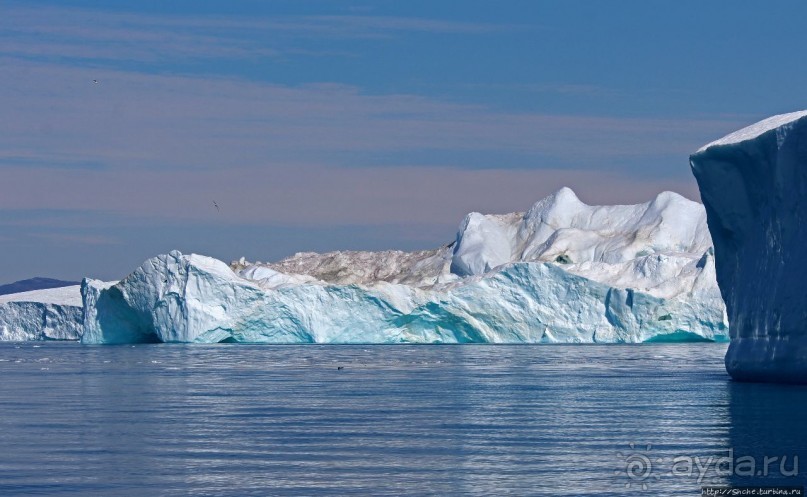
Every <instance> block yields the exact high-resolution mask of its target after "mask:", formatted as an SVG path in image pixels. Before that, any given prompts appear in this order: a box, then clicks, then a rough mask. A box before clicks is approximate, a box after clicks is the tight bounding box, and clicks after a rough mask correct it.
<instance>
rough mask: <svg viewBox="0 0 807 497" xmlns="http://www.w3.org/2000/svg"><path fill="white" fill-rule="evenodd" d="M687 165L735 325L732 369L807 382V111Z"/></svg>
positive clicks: (739, 375)
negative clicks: (704, 214) (697, 189)
mask: <svg viewBox="0 0 807 497" xmlns="http://www.w3.org/2000/svg"><path fill="white" fill-rule="evenodd" d="M690 162H691V164H692V171H693V173H694V174H695V178H696V179H697V181H698V186H699V187H700V191H701V197H702V199H703V202H704V204H705V206H706V211H707V213H708V223H709V229H710V231H711V234H712V238H713V239H714V244H715V247H714V250H715V256H716V264H717V267H716V270H717V280H718V283H719V285H720V290H721V291H722V294H723V298H724V300H725V302H726V307H727V312H728V318H729V323H730V325H731V344H730V346H729V350H728V353H727V355H726V368H727V369H728V371H729V373H730V374H731V375H732V376H733V377H734V378H736V379H739V380H752V381H787V382H807V324H806V323H807V304H805V281H807V263H805V258H804V252H802V251H803V250H804V248H805V247H807V225H805V222H807V111H801V112H794V113H791V114H783V115H779V116H774V117H771V118H769V119H765V120H764V121H761V122H759V123H757V124H754V125H752V126H749V127H747V128H744V129H742V130H740V131H737V132H735V133H732V134H730V135H728V136H726V137H724V138H721V139H720V140H717V141H715V142H712V143H710V144H708V145H706V146H705V147H703V148H701V149H700V150H698V152H697V153H695V154H694V155H692V157H691V158H690Z"/></svg>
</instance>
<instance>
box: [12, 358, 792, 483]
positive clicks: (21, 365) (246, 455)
mask: <svg viewBox="0 0 807 497" xmlns="http://www.w3.org/2000/svg"><path fill="white" fill-rule="evenodd" d="M724 353H725V345H721V344H677V345H661V344H659V345H628V346H618V345H611V346H594V345H591V346H588V345H586V346H489V345H488V346H482V345H479V346H477V345H461V346H431V345H427V346H405V345H395V346H318V345H304V346H245V345H215V346H197V345H191V346H187V345H138V346H136V347H132V346H100V347H92V346H81V345H78V344H63V343H41V344H36V345H34V344H30V343H26V344H17V345H14V344H3V345H0V374H1V375H2V376H1V378H2V381H0V402H2V416H1V417H0V494H2V495H15V494H38V495H44V494H47V495H50V494H59V495H62V494H64V495H312V494H325V495H347V494H362V495H366V494H372V495H401V494H408V495H424V494H426V495H428V494H431V495H465V494H478V495H614V496H616V495H643V494H645V495H654V496H660V495H676V496H678V495H700V490H699V489H700V483H699V482H698V481H697V474H692V475H689V476H683V475H680V474H677V475H674V474H671V466H672V459H673V457H676V456H681V455H685V456H691V457H698V458H701V459H703V460H705V459H706V458H707V457H709V456H710V455H715V454H717V455H720V454H726V453H727V452H726V451H727V450H728V449H733V451H734V452H733V454H734V457H735V458H736V457H737V456H742V455H753V456H754V457H758V456H759V457H761V455H763V454H764V455H789V456H790V457H792V455H795V454H799V453H801V452H805V451H807V434H806V432H805V429H804V428H803V422H802V420H803V413H804V408H805V407H807V389H805V388H803V387H797V386H772V385H752V384H737V383H733V382H731V381H729V378H728V377H727V375H726V374H725V371H724V369H723V364H722V357H723V354H724ZM340 367H341V368H342V369H339V368H340ZM631 443H633V444H634V446H633V448H631V447H630V445H629V444H631ZM648 444H650V448H649V450H648V447H647V445H648ZM644 457H646V458H647V459H643V458H644ZM631 461H632V464H634V466H633V470H634V474H632V475H630V476H629V474H628V472H627V469H626V467H627V463H629V462H631ZM637 461H640V462H643V463H646V464H649V465H650V467H646V468H639V471H637V468H636V466H635V464H636V462H637ZM790 466H792V464H790V463H788V468H789V467H790ZM804 466H805V467H804V469H800V470H799V472H800V474H799V476H797V477H788V478H785V479H784V482H785V483H790V484H793V483H796V484H802V483H803V480H804V477H803V476H802V475H803V474H807V455H805V457H804ZM777 467H778V466H777ZM679 469H680V468H679ZM777 478H780V479H781V475H779V476H777ZM752 481H754V482H756V481H773V480H759V479H758V478H750V477H748V476H737V475H732V476H728V475H726V474H722V475H718V476H716V477H714V475H710V476H709V477H708V478H707V479H706V480H705V481H704V483H710V484H712V483H734V484H749V483H751V482H752ZM777 482H778V480H777ZM626 484H630V489H626ZM642 484H644V485H645V486H646V487H647V491H646V492H643V491H642V490H641V486H642Z"/></svg>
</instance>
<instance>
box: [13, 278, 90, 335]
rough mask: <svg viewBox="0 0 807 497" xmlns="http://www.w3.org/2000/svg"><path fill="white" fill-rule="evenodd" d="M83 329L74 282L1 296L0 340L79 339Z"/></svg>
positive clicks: (78, 291) (80, 303) (76, 288)
mask: <svg viewBox="0 0 807 497" xmlns="http://www.w3.org/2000/svg"><path fill="white" fill-rule="evenodd" d="M82 331H83V326H82V301H81V291H80V287H79V286H77V285H74V286H68V287H61V288H51V289H47V290H33V291H29V292H21V293H13V294H9V295H0V340H6V341H31V340H78V339H79V338H81V334H82Z"/></svg>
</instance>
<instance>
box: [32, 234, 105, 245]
mask: <svg viewBox="0 0 807 497" xmlns="http://www.w3.org/2000/svg"><path fill="white" fill-rule="evenodd" d="M29 236H31V237H33V238H36V239H40V240H45V241H47V242H52V243H71V244H78V245H120V243H121V242H120V240H117V239H115V238H112V237H109V236H105V235H83V234H71V233H31V234H30V235H29Z"/></svg>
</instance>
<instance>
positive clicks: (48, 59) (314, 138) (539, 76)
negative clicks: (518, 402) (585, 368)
mask: <svg viewBox="0 0 807 497" xmlns="http://www.w3.org/2000/svg"><path fill="white" fill-rule="evenodd" d="M0 10H2V15H1V16H0V68H1V69H2V70H0V109H2V119H0V178H2V181H0V250H2V255H3V257H2V258H0V282H6V281H12V280H15V279H21V278H26V277H31V276H50V277H60V278H71V279H78V278H81V277H83V276H93V277H98V278H103V279H112V278H119V277H122V276H124V275H125V274H126V273H127V272H128V271H130V270H132V269H134V268H135V267H136V266H137V265H139V264H140V263H141V262H142V261H143V260H144V259H146V258H148V257H150V256H153V255H156V254H158V253H164V252H166V251H169V250H171V249H175V248H177V249H180V250H182V251H185V252H196V253H203V254H208V255H213V256H216V257H219V258H222V259H224V260H231V259H234V258H238V257H240V256H242V255H244V256H246V257H247V258H248V259H250V260H264V261H265V260H275V259H278V258H281V257H283V256H286V255H290V254H292V253H294V252H296V251H304V250H318V251H327V250H338V249H385V248H400V249H415V248H427V247H432V246H436V245H438V244H441V243H445V242H447V241H450V240H451V239H452V238H453V234H454V231H455V229H456V227H457V225H458V224H459V222H460V221H461V219H462V217H463V216H464V214H465V213H467V212H469V211H481V212H511V211H520V210H526V209H527V208H528V207H529V206H530V205H531V204H532V203H533V202H535V201H536V200H538V199H540V198H541V197H543V196H545V195H547V194H549V193H551V192H552V191H554V190H556V189H557V188H559V187H561V186H570V187H572V188H573V189H574V190H575V191H577V192H578V195H579V196H580V197H581V198H582V199H583V200H584V201H587V202H589V203H634V202H640V201H646V200H649V199H650V198H652V197H653V196H654V195H655V194H656V193H658V192H660V191H663V190H674V191H678V192H679V193H682V194H684V195H686V196H688V197H690V198H695V199H697V198H698V193H697V188H696V186H695V183H694V181H693V180H692V178H691V174H690V172H689V167H688V154H689V153H691V152H693V151H694V150H696V149H697V148H698V147H699V146H700V145H702V144H704V143H707V142H709V141H711V140H713V139H715V138H718V137H720V136H722V135H724V134H726V133H728V132H730V131H732V130H734V129H737V128H739V127H741V126H744V125H746V124H749V123H751V122H754V121H756V120H759V119H761V118H764V117H766V116H769V115H772V114H777V113H782V112H790V111H794V110H798V109H803V108H805V107H807V102H805V90H804V89H805V88H807V66H805V65H804V64H802V63H801V61H802V60H803V49H804V47H805V46H807V35H805V34H804V30H803V28H802V26H801V24H802V20H803V19H805V18H807V4H805V3H804V2H797V1H790V2H788V1H781V2H776V3H775V4H762V3H759V2H742V1H731V2H720V1H713V2H698V1H679V2H667V3H662V2H646V1H641V2H640V1H635V2H631V1H620V2H599V1H564V2H560V1H558V2H539V1H510V2H490V1H462V2H459V1H442V2H441V1H434V0H432V1H406V2H402V1H395V2H393V1H384V0H378V1H366V2H362V1H305V0H294V1H221V2H216V1H208V2H199V1H193V2H190V1H172V2H162V1H142V0H141V1H136V2H135V1H132V2H128V1H118V2H101V1H58V2H56V1H53V2H48V1H37V2H13V1H12V2H8V1H2V0H0ZM93 80H97V81H98V83H93ZM213 200H215V201H216V202H218V204H219V205H220V206H221V212H218V211H216V209H215V208H214V207H213V205H212V201H213Z"/></svg>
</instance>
